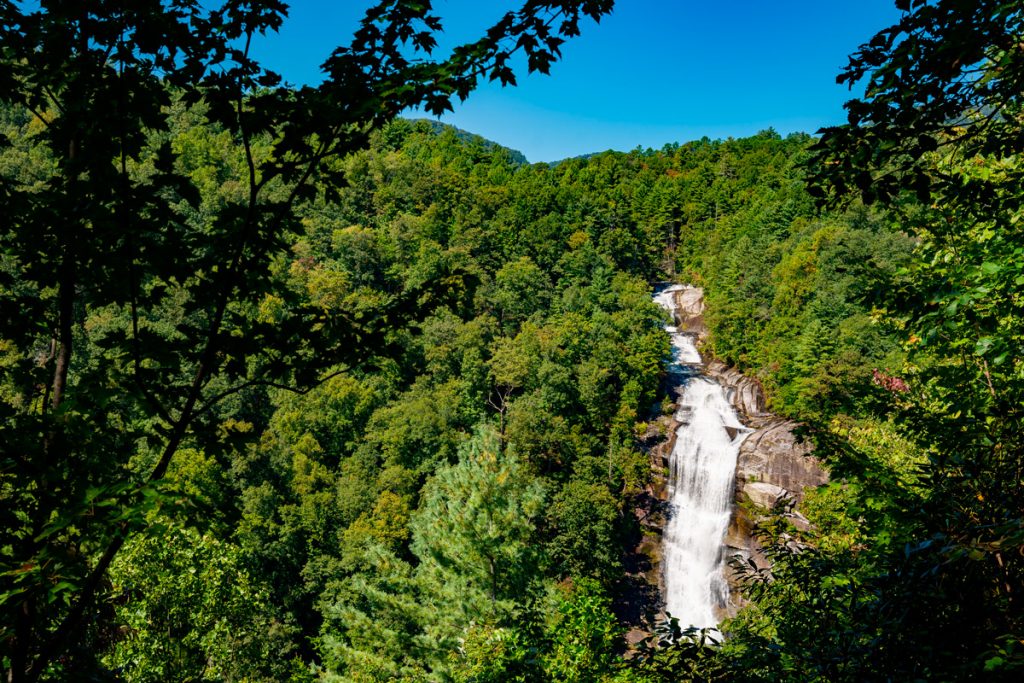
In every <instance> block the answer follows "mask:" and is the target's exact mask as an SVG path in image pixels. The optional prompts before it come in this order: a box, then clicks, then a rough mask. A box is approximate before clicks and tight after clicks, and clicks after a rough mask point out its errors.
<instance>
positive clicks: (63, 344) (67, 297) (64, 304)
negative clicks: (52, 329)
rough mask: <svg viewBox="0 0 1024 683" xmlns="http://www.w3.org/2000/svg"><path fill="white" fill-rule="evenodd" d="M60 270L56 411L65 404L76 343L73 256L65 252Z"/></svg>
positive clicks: (53, 396)
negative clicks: (74, 333)
mask: <svg viewBox="0 0 1024 683" xmlns="http://www.w3.org/2000/svg"><path fill="white" fill-rule="evenodd" d="M60 269H61V273H60V284H59V290H58V292H57V317H58V319H57V324H58V336H57V365H56V367H55V368H54V371H53V391H52V393H51V394H50V405H51V407H52V408H53V409H54V410H56V409H57V408H59V407H60V404H61V403H63V402H64V393H65V390H66V389H67V384H68V368H69V367H70V366H71V354H72V351H73V342H74V338H73V328H74V315H75V262H74V258H73V257H72V255H71V254H69V253H67V252H65V254H64V261H63V263H61V266H60Z"/></svg>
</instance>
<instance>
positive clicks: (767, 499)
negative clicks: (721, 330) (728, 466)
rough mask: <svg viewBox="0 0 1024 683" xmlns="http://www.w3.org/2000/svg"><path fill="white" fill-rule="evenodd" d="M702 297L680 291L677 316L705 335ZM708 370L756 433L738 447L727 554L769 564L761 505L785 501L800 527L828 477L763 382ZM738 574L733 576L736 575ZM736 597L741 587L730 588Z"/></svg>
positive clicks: (717, 366)
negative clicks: (807, 498) (774, 409)
mask: <svg viewBox="0 0 1024 683" xmlns="http://www.w3.org/2000/svg"><path fill="white" fill-rule="evenodd" d="M703 314H704V296H703V292H702V290H700V289H699V288H687V289H684V290H682V291H680V292H677V293H676V315H677V316H678V318H679V320H677V324H678V326H679V329H680V330H684V331H686V332H689V333H691V334H694V335H696V336H697V338H698V340H704V339H705V338H706V337H707V328H706V327H705V326H704V320H703ZM705 371H706V372H707V374H708V375H710V376H711V377H713V378H714V379H715V380H717V381H718V383H719V384H721V385H722V387H723V388H725V390H726V395H727V397H728V398H729V400H730V401H731V402H732V404H733V406H734V407H735V408H736V410H737V411H738V412H739V413H740V416H741V417H742V419H743V422H744V424H745V425H746V426H748V427H750V428H751V429H752V430H753V432H752V433H751V434H750V435H749V436H747V438H746V439H745V440H744V442H743V445H742V446H741V447H740V451H739V455H738V457H737V462H736V498H735V501H736V505H734V506H733V513H732V517H731V519H730V524H729V530H728V532H727V534H726V541H725V542H726V546H727V548H726V554H727V555H730V556H734V555H740V556H742V557H743V558H744V559H747V558H751V559H753V560H754V561H755V562H756V563H757V564H758V566H762V567H763V566H766V565H767V561H766V560H765V557H764V554H763V553H762V551H761V546H760V544H759V543H758V541H757V539H756V537H755V536H754V530H755V526H756V523H757V519H756V514H757V513H756V512H754V510H756V509H757V508H771V507H773V506H774V505H775V504H776V503H778V502H779V501H781V500H791V501H792V502H793V503H794V504H795V506H794V507H793V508H792V510H791V511H790V512H789V513H787V514H788V516H789V517H790V519H791V521H792V522H793V523H794V524H795V525H796V526H798V527H801V526H804V525H806V524H807V520H806V519H804V517H803V516H802V515H801V514H800V513H799V504H800V502H801V501H802V500H803V497H804V489H805V488H807V487H813V486H820V485H822V484H824V483H826V482H827V481H828V474H827V473H826V472H825V470H824V469H822V467H821V463H820V462H819V461H818V459H817V458H815V457H814V456H812V455H810V452H811V445H810V444H809V443H806V442H803V441H801V440H800V438H799V437H798V436H797V427H798V426H799V425H798V424H797V423H796V422H793V421H792V420H787V419H783V418H780V417H777V416H775V415H772V414H770V413H768V412H767V411H766V408H765V405H766V401H765V395H764V390H763V389H762V387H761V384H760V382H758V381H757V380H756V379H754V378H752V377H748V376H747V375H744V374H743V373H741V372H739V371H738V370H736V369H734V368H731V367H729V366H727V365H726V364H725V363H723V362H721V361H720V360H717V359H708V362H707V363H706V365H705ZM734 578H735V577H730V579H734ZM732 594H733V595H737V594H738V592H737V591H735V590H734V591H732Z"/></svg>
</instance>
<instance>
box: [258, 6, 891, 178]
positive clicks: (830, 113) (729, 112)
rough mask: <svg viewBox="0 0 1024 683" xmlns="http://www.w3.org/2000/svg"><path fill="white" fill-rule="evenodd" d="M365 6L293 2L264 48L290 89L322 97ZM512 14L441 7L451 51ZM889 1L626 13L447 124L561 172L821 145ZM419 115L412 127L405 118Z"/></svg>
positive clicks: (887, 14)
mask: <svg viewBox="0 0 1024 683" xmlns="http://www.w3.org/2000/svg"><path fill="white" fill-rule="evenodd" d="M368 4H369V3H368V2H363V1H361V0H341V1H339V0H292V2H291V10H290V16H289V18H288V20H287V21H286V22H285V26H284V27H283V29H282V31H281V33H280V34H278V35H276V36H270V37H268V38H266V39H265V40H262V41H260V43H259V44H257V46H256V48H257V50H258V54H259V55H260V56H261V57H262V58H263V59H264V61H265V63H266V64H267V66H269V67H271V68H274V69H277V70H278V71H280V72H281V73H282V74H283V75H284V77H285V78H286V79H287V80H288V81H290V82H292V83H315V82H318V81H319V80H320V78H321V75H320V73H319V65H320V64H321V63H322V62H323V60H324V58H326V57H327V55H328V54H329V53H330V51H331V49H332V48H333V47H334V46H336V45H338V44H340V43H347V42H348V39H349V38H350V37H351V34H352V31H353V30H354V29H355V27H356V25H357V22H358V19H359V18H360V16H361V14H362V10H363V9H365V7H366V6H367V5H368ZM514 4H515V2H514V0H506V1H504V2H502V1H501V0H435V3H434V7H435V10H436V12H437V13H438V14H440V15H441V16H442V18H443V19H444V21H445V28H446V35H445V36H444V38H443V41H442V45H443V46H444V45H451V44H455V43H456V42H464V41H466V40H470V39H473V38H475V37H478V35H479V33H480V31H481V30H482V29H483V28H484V27H486V26H488V25H490V23H492V22H493V21H494V20H495V19H497V18H498V17H500V16H501V14H502V12H503V11H504V10H505V9H507V8H509V7H512V6H513V5H514ZM898 18H899V12H898V10H896V9H895V7H894V4H893V0H718V1H717V2H716V1H715V0H711V1H710V2H709V1H708V0H703V1H699V0H618V2H617V3H616V8H615V10H614V12H613V14H612V15H610V16H608V17H605V18H604V19H603V20H602V21H601V23H600V24H599V25H598V24H594V23H593V22H587V23H586V24H585V25H584V26H583V35H582V36H580V37H579V38H576V39H574V40H572V41H570V42H569V43H567V44H566V45H565V46H564V47H563V59H562V61H561V62H559V63H557V64H555V65H554V67H553V68H552V71H551V75H550V76H543V75H540V74H534V75H531V76H529V77H521V78H520V83H519V86H518V87H515V88H501V87H500V86H498V85H497V84H493V83H491V84H485V85H483V86H482V87H481V88H480V89H478V90H477V91H476V92H474V93H473V94H472V95H471V96H470V99H469V100H468V101H466V102H465V103H463V104H461V105H456V107H455V112H454V113H451V114H448V115H447V116H445V117H443V118H442V120H443V121H446V122H448V123H451V124H453V125H456V126H459V127H460V128H464V129H466V130H468V131H470V132H473V133H477V134H479V135H482V136H484V137H486V138H489V139H491V140H494V141H496V142H499V143H501V144H503V145H505V146H507V147H511V148H513V149H517V150H519V151H521V152H523V153H524V154H525V155H526V157H527V158H528V159H529V160H530V161H555V160H558V159H563V158H566V157H570V156H576V155H580V154H586V153H589V152H597V151H602V150H605V149H618V150H629V149H633V148H635V147H637V146H641V147H661V146H662V145H664V144H665V143H670V142H686V141H687V140H692V139H696V138H700V137H702V136H704V135H707V136H709V137H712V138H724V137H729V136H734V137H739V136H744V135H750V134H753V133H756V132H758V131H759V130H763V129H765V128H768V127H773V128H775V130H777V131H778V132H780V133H782V134H783V135H785V134H787V133H790V132H794V131H805V132H810V133H813V132H814V131H815V130H817V129H818V128H820V127H822V126H825V125H830V124H835V123H840V122H842V121H843V120H844V115H843V110H842V104H843V102H844V101H845V100H847V99H849V98H850V96H851V95H850V93H849V91H848V90H847V89H846V88H844V87H841V86H838V85H836V83H835V76H836V74H837V73H838V72H839V70H840V68H841V67H842V66H843V65H844V64H845V63H846V61H847V56H848V55H849V54H850V52H852V51H853V50H854V49H856V48H857V46H858V45H859V44H861V43H862V42H865V41H867V40H868V39H869V38H870V37H871V36H872V35H873V34H874V33H875V31H877V30H878V29H881V28H883V27H885V26H888V25H889V24H891V23H893V22H895V21H896V20H897V19H898ZM410 115H413V116H415V115H417V114H415V113H410Z"/></svg>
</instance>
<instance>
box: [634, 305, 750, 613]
mask: <svg viewBox="0 0 1024 683" xmlns="http://www.w3.org/2000/svg"><path fill="white" fill-rule="evenodd" d="M682 289H684V288H683V287H682V286H681V285H673V286H671V287H668V288H665V289H663V290H661V291H660V292H658V294H657V295H656V296H655V297H654V300H655V302H657V303H658V304H660V305H661V306H663V307H664V308H666V309H668V311H669V312H670V313H672V314H673V316H674V315H675V308H676V306H675V292H678V291H680V290H682ZM665 329H666V331H668V332H669V334H671V335H672V349H673V353H672V356H673V360H672V364H671V366H670V367H669V373H670V376H671V378H672V380H673V382H672V383H673V385H674V389H675V391H676V393H677V395H678V400H677V406H678V409H677V411H676V420H677V421H679V422H680V423H682V425H681V426H680V427H679V429H678V430H676V442H675V446H674V448H673V449H672V454H671V456H670V458H669V485H668V492H669V503H670V513H669V520H668V524H667V525H666V527H665V533H664V538H663V553H662V555H663V560H662V561H663V566H664V572H665V611H666V612H668V613H669V614H671V615H672V616H673V617H676V618H678V619H679V625H680V626H681V627H683V628H687V627H688V626H696V627H698V628H705V627H712V626H715V625H717V624H718V618H717V616H716V609H718V608H722V607H725V605H726V603H727V601H728V599H729V586H728V584H727V583H726V581H725V575H724V571H723V570H724V563H725V557H724V555H725V548H724V539H725V533H726V530H727V529H728V527H729V516H730V513H731V508H732V499H733V486H734V481H733V480H734V477H735V471H736V456H737V454H738V453H739V449H740V444H741V443H743V439H744V438H745V437H746V434H747V432H748V431H749V430H747V429H746V428H745V427H744V426H743V424H742V423H740V421H739V417H738V416H737V415H736V411H735V410H734V409H733V407H732V405H730V403H729V401H728V399H727V398H726V395H725V391H724V390H723V389H722V387H721V386H719V385H718V383H717V382H715V381H714V380H712V379H710V378H708V377H705V376H703V375H702V374H701V368H702V362H701V358H700V354H699V353H698V352H697V347H696V346H695V344H694V339H693V337H692V336H690V335H688V334H684V333H680V332H679V331H678V329H677V328H676V327H674V326H671V325H669V326H667V327H666V328H665Z"/></svg>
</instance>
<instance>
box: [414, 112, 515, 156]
mask: <svg viewBox="0 0 1024 683" xmlns="http://www.w3.org/2000/svg"><path fill="white" fill-rule="evenodd" d="M408 120H409V121H411V122H413V123H425V124H427V125H429V126H430V128H431V129H432V130H433V132H434V133H436V134H441V133H443V132H444V131H446V130H450V131H452V132H453V133H454V134H455V136H456V137H457V138H458V139H459V140H462V141H463V142H470V143H473V142H475V143H477V144H480V145H483V146H484V147H485V148H487V149H503V150H505V151H506V152H508V154H509V156H510V157H511V158H512V161H514V162H515V163H517V164H528V163H530V161H529V160H528V159H527V158H526V155H525V154H523V153H522V152H520V151H519V150H517V149H512V148H511V147H506V146H505V145H502V144H500V143H498V142H495V141H494V140H488V139H487V138H485V137H483V136H481V135H477V134H476V133H471V132H469V131H468V130H463V129H462V128H459V127H457V126H453V125H451V124H448V123H442V122H441V121H436V120H434V119H423V118H419V119H408Z"/></svg>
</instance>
